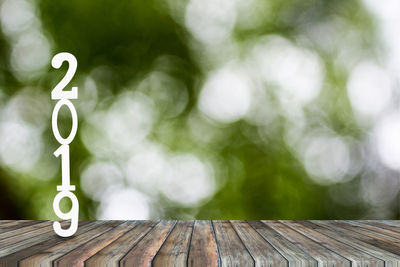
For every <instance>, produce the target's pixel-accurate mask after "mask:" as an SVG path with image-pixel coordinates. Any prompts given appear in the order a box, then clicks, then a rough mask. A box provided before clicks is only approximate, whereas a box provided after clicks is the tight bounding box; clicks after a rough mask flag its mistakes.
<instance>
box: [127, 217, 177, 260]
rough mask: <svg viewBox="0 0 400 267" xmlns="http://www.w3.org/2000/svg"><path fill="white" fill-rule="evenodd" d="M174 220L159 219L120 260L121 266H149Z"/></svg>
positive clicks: (172, 226)
mask: <svg viewBox="0 0 400 267" xmlns="http://www.w3.org/2000/svg"><path fill="white" fill-rule="evenodd" d="M175 223H176V222H175V221H161V222H159V223H158V224H157V225H156V226H154V227H153V229H152V230H151V231H150V233H148V234H147V235H146V236H145V237H144V238H143V240H142V241H141V242H140V243H139V244H137V245H136V246H135V247H133V248H132V250H131V251H129V252H128V254H126V256H125V257H124V258H122V260H121V261H120V264H121V265H122V266H134V265H135V266H151V262H152V260H153V258H154V257H155V255H156V254H157V252H158V250H159V249H160V247H161V246H162V244H163V243H164V241H165V239H166V238H167V236H168V235H169V233H170V232H171V230H172V229H173V228H174V226H175Z"/></svg>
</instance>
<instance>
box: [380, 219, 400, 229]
mask: <svg viewBox="0 0 400 267" xmlns="http://www.w3.org/2000/svg"><path fill="white" fill-rule="evenodd" d="M379 222H380V223H384V224H387V225H392V226H395V227H400V221H399V220H380V221H379Z"/></svg>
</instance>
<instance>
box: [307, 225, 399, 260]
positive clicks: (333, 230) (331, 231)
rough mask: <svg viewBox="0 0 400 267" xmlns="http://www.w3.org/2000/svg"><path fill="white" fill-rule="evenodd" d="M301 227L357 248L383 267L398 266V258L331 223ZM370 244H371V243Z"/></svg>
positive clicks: (367, 239) (366, 239)
mask: <svg viewBox="0 0 400 267" xmlns="http://www.w3.org/2000/svg"><path fill="white" fill-rule="evenodd" d="M301 223H302V224H303V225H305V226H307V227H309V228H312V229H313V230H316V231H318V232H320V233H323V234H325V235H327V236H330V237H332V238H335V239H336V240H339V241H341V242H343V243H346V244H349V245H351V246H352V247H355V248H358V249H360V250H362V251H364V252H366V253H368V254H371V255H373V256H375V257H377V258H380V259H383V260H384V261H385V266H399V264H400V256H399V255H396V254H394V253H391V252H389V251H386V250H384V249H381V248H379V247H376V246H374V245H373V240H371V239H369V238H368V237H364V236H360V235H358V234H357V233H355V232H353V231H348V230H346V229H342V228H339V227H335V226H334V225H332V222H325V221H312V222H301ZM370 242H371V243H372V244H371V243H370Z"/></svg>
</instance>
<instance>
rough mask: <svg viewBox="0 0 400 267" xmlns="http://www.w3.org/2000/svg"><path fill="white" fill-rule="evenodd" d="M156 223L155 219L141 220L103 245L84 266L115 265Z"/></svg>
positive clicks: (117, 264) (108, 266) (115, 266)
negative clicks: (112, 240) (118, 236)
mask: <svg viewBox="0 0 400 267" xmlns="http://www.w3.org/2000/svg"><path fill="white" fill-rule="evenodd" d="M156 224H157V222H156V221H142V222H138V225H137V226H136V227H135V228H133V229H131V230H130V231H128V232H126V233H125V234H124V235H123V236H121V237H120V238H118V239H117V240H115V241H114V242H112V243H111V244H109V245H108V246H106V247H104V248H103V249H102V250H100V251H99V252H97V253H96V254H94V255H93V256H92V257H90V258H89V259H88V260H87V261H85V266H87V267H91V266H93V267H96V266H107V267H111V266H114V267H117V266H119V261H120V260H121V259H122V258H123V257H124V256H125V255H126V254H127V253H128V252H129V251H130V250H131V249H132V248H133V247H134V246H136V244H137V243H138V242H139V241H140V240H141V239H142V238H143V237H144V236H145V235H146V234H147V233H148V232H149V231H150V230H151V229H152V228H153V227H154V226H155V225H156Z"/></svg>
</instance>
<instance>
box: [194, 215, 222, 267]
mask: <svg viewBox="0 0 400 267" xmlns="http://www.w3.org/2000/svg"><path fill="white" fill-rule="evenodd" d="M218 262H219V257H218V250H217V243H216V242H215V237H214V234H213V228H212V224H211V222H210V221H195V223H194V227H193V234H192V240H191V242H190V250H189V257H188V265H189V266H212V267H214V266H218Z"/></svg>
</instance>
